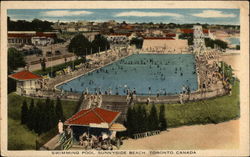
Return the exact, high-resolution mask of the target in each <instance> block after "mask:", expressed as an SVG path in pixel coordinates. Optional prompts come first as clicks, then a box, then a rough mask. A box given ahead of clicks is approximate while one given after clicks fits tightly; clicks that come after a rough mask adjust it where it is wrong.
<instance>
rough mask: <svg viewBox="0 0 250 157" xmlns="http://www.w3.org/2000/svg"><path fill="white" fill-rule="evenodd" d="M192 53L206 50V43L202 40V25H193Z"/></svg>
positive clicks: (201, 52) (202, 52) (200, 52)
mask: <svg viewBox="0 0 250 157" xmlns="http://www.w3.org/2000/svg"><path fill="white" fill-rule="evenodd" d="M193 29H194V45H193V48H194V53H195V54H198V55H200V54H204V53H205V51H206V45H205V40H204V34H203V30H202V26H199V25H194V27H193Z"/></svg>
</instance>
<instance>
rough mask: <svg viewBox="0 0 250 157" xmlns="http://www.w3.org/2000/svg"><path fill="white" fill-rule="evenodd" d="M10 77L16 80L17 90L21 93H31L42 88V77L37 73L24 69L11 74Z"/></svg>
mask: <svg viewBox="0 0 250 157" xmlns="http://www.w3.org/2000/svg"><path fill="white" fill-rule="evenodd" d="M9 78H12V79H14V80H16V92H17V93H18V94H20V95H22V94H26V95H31V94H34V93H36V92H37V90H38V89H41V88H42V86H43V84H42V79H43V78H42V77H41V76H39V75H36V74H34V73H32V72H30V71H28V70H23V71H20V72H17V73H14V74H11V75H9Z"/></svg>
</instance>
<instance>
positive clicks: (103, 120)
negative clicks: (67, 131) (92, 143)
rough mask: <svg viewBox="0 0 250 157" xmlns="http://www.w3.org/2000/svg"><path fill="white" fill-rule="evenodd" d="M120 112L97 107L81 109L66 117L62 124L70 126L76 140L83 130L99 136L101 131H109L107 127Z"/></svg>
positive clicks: (109, 126)
mask: <svg viewBox="0 0 250 157" xmlns="http://www.w3.org/2000/svg"><path fill="white" fill-rule="evenodd" d="M120 114H121V112H117V111H111V110H108V109H103V108H98V107H95V108H89V109H83V110H80V111H79V112H77V113H76V114H74V115H73V116H72V117H70V118H69V119H67V120H66V121H65V122H64V125H68V126H71V129H72V130H73V133H74V137H75V138H76V139H77V140H78V138H79V136H80V135H82V134H83V133H84V132H88V133H91V134H92V135H95V136H99V135H101V133H102V132H107V133H109V129H110V128H111V126H112V124H114V122H115V121H116V120H117V118H118V117H119V116H120Z"/></svg>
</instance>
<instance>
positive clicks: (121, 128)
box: [109, 123, 127, 131]
mask: <svg viewBox="0 0 250 157" xmlns="http://www.w3.org/2000/svg"><path fill="white" fill-rule="evenodd" d="M109 130H111V131H126V130H127V128H126V127H125V126H124V125H122V124H120V123H114V124H112V125H111V127H110V129H109Z"/></svg>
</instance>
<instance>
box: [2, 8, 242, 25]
mask: <svg viewBox="0 0 250 157" xmlns="http://www.w3.org/2000/svg"><path fill="white" fill-rule="evenodd" d="M7 14H8V16H9V17H10V18H11V20H28V21H30V20H33V19H34V18H37V19H41V20H48V21H53V22H55V21H58V20H59V21H61V22H71V21H74V22H76V21H81V20H87V21H96V22H104V21H108V20H116V21H118V22H122V21H126V22H127V23H135V22H138V23H141V22H147V23H148V22H154V23H161V22H162V23H179V24H183V23H202V24H205V23H207V24H225V25H226V24H230V25H239V24H240V17H239V16H240V10H239V9H9V10H8V11H7Z"/></svg>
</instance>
